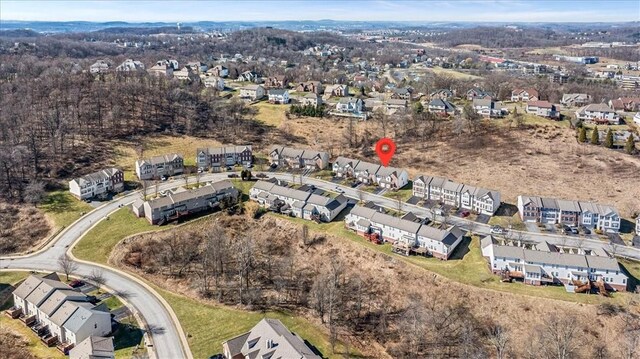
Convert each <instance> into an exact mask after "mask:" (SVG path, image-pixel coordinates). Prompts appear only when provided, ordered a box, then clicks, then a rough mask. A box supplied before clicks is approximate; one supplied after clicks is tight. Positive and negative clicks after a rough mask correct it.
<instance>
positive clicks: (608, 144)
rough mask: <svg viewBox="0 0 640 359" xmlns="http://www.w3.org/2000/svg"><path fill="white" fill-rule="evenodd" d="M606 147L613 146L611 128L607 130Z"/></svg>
mask: <svg viewBox="0 0 640 359" xmlns="http://www.w3.org/2000/svg"><path fill="white" fill-rule="evenodd" d="M604 147H606V148H613V132H611V129H609V130H608V131H607V137H605V139H604Z"/></svg>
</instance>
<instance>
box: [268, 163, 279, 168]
mask: <svg viewBox="0 0 640 359" xmlns="http://www.w3.org/2000/svg"><path fill="white" fill-rule="evenodd" d="M269 167H271V168H276V167H278V164H277V163H272V164H271V166H269Z"/></svg>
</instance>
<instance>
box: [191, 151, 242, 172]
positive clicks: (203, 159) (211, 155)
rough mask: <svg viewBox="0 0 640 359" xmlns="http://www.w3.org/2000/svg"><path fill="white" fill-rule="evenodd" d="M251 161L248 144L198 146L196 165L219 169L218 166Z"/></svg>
mask: <svg viewBox="0 0 640 359" xmlns="http://www.w3.org/2000/svg"><path fill="white" fill-rule="evenodd" d="M252 162H253V150H252V148H251V146H250V145H243V146H222V147H209V148H198V149H197V150H196V165H197V166H198V168H200V169H213V170H219V169H220V167H226V166H234V165H237V164H238V165H249V164H251V163H252Z"/></svg>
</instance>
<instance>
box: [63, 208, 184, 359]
mask: <svg viewBox="0 0 640 359" xmlns="http://www.w3.org/2000/svg"><path fill="white" fill-rule="evenodd" d="M131 203H133V202H129V203H127V204H126V205H129V204H131ZM120 209H122V208H118V209H116V210H114V211H112V212H109V214H108V215H111V214H113V213H115V212H116V211H118V210H120ZM108 215H107V216H108ZM105 218H106V216H105V217H103V218H101V219H100V220H98V221H96V222H95V223H94V224H92V225H91V227H89V229H87V230H86V231H85V232H83V233H82V235H80V237H78V239H76V240H75V241H74V242H73V243H72V244H71V245H69V248H68V249H67V251H66V253H67V255H68V256H69V258H71V259H72V260H74V261H76V262H79V263H84V264H87V265H94V266H98V267H101V268H104V269H106V270H110V271H112V272H114V273H116V274H119V275H122V276H125V277H127V278H129V279H130V280H132V281H134V282H136V283H138V284H139V285H141V286H143V287H144V288H145V289H146V290H148V291H149V293H151V294H152V295H153V296H154V297H156V299H157V300H158V301H159V302H160V304H162V306H163V307H164V308H165V310H166V311H167V313H169V316H170V317H171V320H172V321H173V325H174V326H175V327H176V331H177V332H178V335H179V336H180V342H181V343H180V345H181V346H182V349H183V351H184V352H185V354H186V356H187V359H193V354H192V353H191V349H190V348H189V342H188V341H187V336H186V335H185V333H184V330H183V329H182V325H181V324H180V321H179V320H178V317H177V316H176V314H175V312H174V311H173V308H171V306H170V305H169V303H167V301H166V300H165V299H164V298H163V297H162V296H161V295H160V294H158V292H156V291H155V289H153V288H151V286H149V285H148V284H147V283H146V282H144V281H142V280H141V279H140V278H137V277H136V276H134V275H132V274H129V273H127V272H124V271H122V270H120V269H118V268H113V267H109V266H107V265H104V264H101V263H95V262H91V261H85V260H83V259H78V258H77V257H76V256H74V255H73V253H72V250H73V248H75V246H76V245H77V244H78V242H80V240H82V238H84V236H85V235H86V234H87V233H89V231H91V230H92V229H94V228H95V226H97V225H98V223H101V222H102V221H103V220H104V219H105ZM134 308H135V307H134ZM145 324H146V322H145ZM151 338H152V337H151ZM152 341H153V338H152ZM153 348H154V354H155V346H154V347H153ZM156 358H157V356H156Z"/></svg>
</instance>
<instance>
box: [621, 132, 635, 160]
mask: <svg viewBox="0 0 640 359" xmlns="http://www.w3.org/2000/svg"><path fill="white" fill-rule="evenodd" d="M635 149H636V144H635V142H634V140H633V134H629V137H627V142H626V143H625V144H624V151H625V152H626V153H628V154H630V155H632V154H633V152H635Z"/></svg>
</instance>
